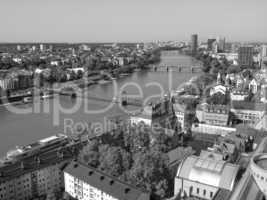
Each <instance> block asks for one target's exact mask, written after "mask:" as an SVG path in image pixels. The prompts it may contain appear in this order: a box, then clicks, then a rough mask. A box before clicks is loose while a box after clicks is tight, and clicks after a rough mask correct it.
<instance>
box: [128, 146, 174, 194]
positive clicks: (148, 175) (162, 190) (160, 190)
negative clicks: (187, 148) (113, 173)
mask: <svg viewBox="0 0 267 200" xmlns="http://www.w3.org/2000/svg"><path fill="white" fill-rule="evenodd" d="M167 163H168V158H167V156H166V155H165V154H163V153H161V152H160V151H147V152H145V153H141V152H138V153H136V154H135V158H134V164H133V167H132V168H131V170H130V172H129V176H130V177H129V180H130V181H131V182H132V183H133V184H135V185H136V186H138V187H141V188H143V189H146V190H148V191H150V192H152V194H153V195H154V198H155V199H157V198H159V197H160V198H163V197H166V195H167V192H168V186H169V182H168V180H170V179H169V177H170V173H169V170H168V167H167Z"/></svg>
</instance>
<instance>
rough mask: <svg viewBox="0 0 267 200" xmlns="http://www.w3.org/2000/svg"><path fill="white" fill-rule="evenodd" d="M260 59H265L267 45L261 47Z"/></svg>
mask: <svg viewBox="0 0 267 200" xmlns="http://www.w3.org/2000/svg"><path fill="white" fill-rule="evenodd" d="M261 57H262V58H264V57H267V45H262V47H261Z"/></svg>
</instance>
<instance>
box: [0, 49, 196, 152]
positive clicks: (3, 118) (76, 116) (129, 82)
mask: <svg viewBox="0 0 267 200" xmlns="http://www.w3.org/2000/svg"><path fill="white" fill-rule="evenodd" d="M160 65H177V66H191V65H196V61H195V60H193V59H192V58H191V57H188V56H184V55H180V54H177V53H176V52H174V53H164V52H163V53H162V56H161V63H160ZM197 75H198V74H197V73H179V72H170V71H169V72H167V71H166V72H164V71H163V72H162V71H160V72H153V71H140V72H135V73H133V74H131V75H129V76H126V77H123V78H120V79H117V80H116V81H113V82H110V83H106V84H102V85H94V86H91V87H89V88H86V89H85V91H84V92H85V93H86V94H89V96H90V94H91V95H93V96H99V97H104V98H110V99H112V98H113V96H116V95H117V92H115V91H116V90H117V91H120V92H121V91H127V94H135V95H142V97H143V99H150V97H151V96H154V95H163V94H164V93H166V92H168V91H170V90H176V89H179V87H180V86H181V84H182V83H184V82H186V81H188V80H189V79H190V78H191V77H192V76H197ZM115 88H117V89H115ZM79 103H81V105H79ZM75 105H76V106H75ZM44 107H45V108H44ZM17 108H20V110H25V109H27V110H31V111H30V112H28V113H27V114H17V113H14V112H11V111H9V110H8V109H7V108H6V107H5V106H1V107H0V138H1V139H0V156H2V155H5V153H6V152H7V151H8V150H10V149H12V148H14V147H15V146H16V145H26V144H29V143H31V142H34V141H36V140H39V139H42V138H45V137H48V136H51V135H54V134H56V133H65V134H70V133H71V132H72V131H73V130H75V129H76V130H77V127H82V128H84V127H85V126H86V124H88V123H96V122H101V123H102V122H103V120H104V118H105V117H112V116H114V115H117V114H118V113H122V112H123V111H122V109H121V108H120V107H119V106H118V105H116V104H112V103H108V102H103V101H96V100H90V99H88V98H79V97H78V98H77V99H75V100H73V99H71V98H70V97H62V96H61V97H55V98H54V99H46V100H44V101H43V102H41V103H40V104H37V103H36V104H34V105H33V104H27V105H20V106H17ZM38 108H40V111H39V110H38ZM63 108H64V109H65V111H63V112H62V111H60V110H63ZM126 109H128V110H135V109H137V108H134V107H128V108H126ZM98 125H99V124H98Z"/></svg>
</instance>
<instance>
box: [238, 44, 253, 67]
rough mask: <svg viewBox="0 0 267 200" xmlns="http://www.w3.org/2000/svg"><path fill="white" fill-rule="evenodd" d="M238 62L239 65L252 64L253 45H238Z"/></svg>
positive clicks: (248, 65)
mask: <svg viewBox="0 0 267 200" xmlns="http://www.w3.org/2000/svg"><path fill="white" fill-rule="evenodd" d="M238 64H239V65H240V66H241V67H251V66H252V65H253V47H252V46H241V47H239V49H238Z"/></svg>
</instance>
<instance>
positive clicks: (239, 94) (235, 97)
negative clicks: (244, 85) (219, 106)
mask: <svg viewBox="0 0 267 200" xmlns="http://www.w3.org/2000/svg"><path fill="white" fill-rule="evenodd" d="M248 96H249V93H248V92H245V91H241V90H234V91H232V92H231V93H230V98H231V100H232V101H244V100H245V99H246V98H248Z"/></svg>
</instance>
